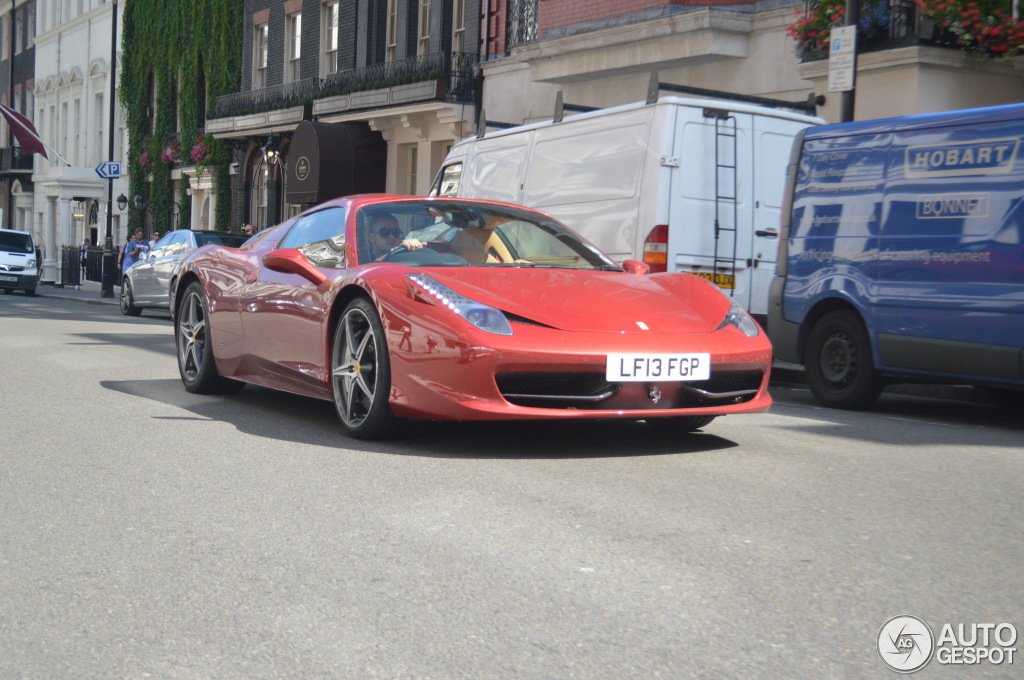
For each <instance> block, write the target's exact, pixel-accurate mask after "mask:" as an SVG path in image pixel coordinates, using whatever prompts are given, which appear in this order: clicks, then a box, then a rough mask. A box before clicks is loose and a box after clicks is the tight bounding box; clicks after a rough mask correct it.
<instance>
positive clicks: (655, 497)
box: [0, 296, 1024, 680]
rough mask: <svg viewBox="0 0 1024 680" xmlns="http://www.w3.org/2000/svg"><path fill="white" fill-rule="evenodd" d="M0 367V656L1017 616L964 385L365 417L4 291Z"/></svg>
mask: <svg viewBox="0 0 1024 680" xmlns="http://www.w3.org/2000/svg"><path fill="white" fill-rule="evenodd" d="M0 375H2V376H3V378H2V380H3V383H2V384H3V389H2V390H0V432H2V434H3V441H4V444H3V453H2V455H0V679H4V680H6V679H8V678H12V679H13V678H18V679H21V678H24V679H32V680H35V679H42V678H55V679H56V678H61V679H65V678H74V679H76V680H83V679H86V678H97V679H109V678H131V679H135V678H185V679H192V678H217V679H234V678H246V679H254V678H304V679H305V678H360V679H362V678H438V679H447V678H473V679H482V678H529V679H533V678H581V679H600V678H609V679H612V678H614V679H619V678H644V679H647V678H711V677H714V678H745V679H748V678H755V679H756V678H764V679H769V678H791V677H802V678H806V677H814V678H885V677H892V678H896V677H899V676H898V675H897V674H895V673H894V672H893V671H891V670H889V669H887V668H886V667H885V666H883V664H882V662H881V661H880V659H879V655H878V652H877V646H876V645H877V642H876V638H877V636H878V633H879V629H880V627H881V626H882V624H883V623H884V622H885V621H886V620H887V619H889V618H890V617H893V616H896V615H900V614H911V615H915V616H918V617H921V618H922V619H924V620H926V621H927V622H928V623H929V624H930V625H931V626H932V628H933V629H934V631H935V633H936V634H938V632H939V628H940V627H941V625H942V623H944V622H951V623H953V624H954V625H956V624H958V623H965V624H970V623H975V622H978V623H980V622H993V623H999V622H1010V623H1013V624H1014V625H1015V626H1016V628H1017V630H1019V631H1020V630H1024V579H1022V576H1024V546H1022V541H1021V530H1020V521H1021V520H1020V518H1021V516H1022V515H1024V501H1022V498H1024V495H1022V493H1021V492H1022V488H1024V464H1022V462H1024V461H1022V458H1024V425H1022V424H1021V423H1020V422H1018V421H1017V420H1015V419H1013V418H1008V417H1005V416H1004V415H1002V414H1000V413H999V412H998V411H996V410H994V409H992V408H991V407H988V406H986V405H984V404H981V403H976V402H970V401H948V400H939V399H929V398H921V397H909V396H904V395H899V394H887V395H885V396H883V398H882V400H881V401H880V402H879V404H878V406H877V407H876V408H875V409H874V410H872V411H870V412H866V413H850V412H840V411H831V410H826V409H821V408H818V407H817V406H815V405H814V402H813V401H812V399H811V398H810V396H809V395H808V393H807V392H806V391H805V390H803V389H802V388H799V387H793V388H786V387H777V388H774V390H773V395H774V396H775V398H776V404H775V406H773V408H772V410H771V412H770V413H768V414H760V415H750V416H731V417H728V418H721V419H718V420H716V421H715V422H714V423H712V424H711V425H709V426H708V427H707V428H705V429H704V431H703V432H701V433H698V434H695V435H692V436H689V437H677V436H665V435H661V434H659V433H658V432H656V431H652V429H653V428H651V429H649V428H647V427H645V426H644V425H643V424H642V423H612V424H569V425H565V424H557V425H556V424H522V423H520V424H428V425H424V426H421V427H418V428H416V429H415V430H414V432H413V433H412V434H411V435H410V436H409V437H408V438H405V439H402V440H400V441H396V442H389V443H362V442H356V441H352V440H349V439H347V438H346V437H344V436H343V435H342V434H341V432H340V429H339V428H338V426H337V425H336V424H335V420H334V412H333V406H332V405H331V404H329V403H327V402H318V401H315V400H310V399H305V398H300V397H295V396H290V395H285V394H280V393H276V392H272V391H269V390H265V389H260V388H246V389H245V390H244V391H242V392H241V393H240V394H238V395H233V396H230V397H204V396H196V395H190V394H188V393H186V392H185V391H184V390H183V389H182V387H181V384H180V381H179V379H178V376H177V368H176V365H175V361H174V355H173V337H172V332H171V324H170V321H169V319H168V318H167V317H166V316H165V315H161V314H154V313H151V312H145V313H144V314H143V316H142V317H139V318H125V317H122V316H121V315H120V314H119V313H118V312H117V309H116V308H115V307H112V306H99V305H85V304H80V303H78V302H73V301H66V300H60V299H54V298H24V297H22V296H0ZM1016 646H1020V645H1019V644H1017V645H1016ZM1022 664H1024V659H1020V660H1017V662H1016V663H1014V664H1013V665H1012V666H1011V665H1007V664H1005V663H1004V664H1002V665H994V664H990V663H987V662H986V663H984V664H982V665H977V666H951V665H941V664H939V663H938V662H937V661H936V660H934V659H933V660H932V662H931V663H930V664H929V665H928V666H927V667H925V668H924V669H923V670H922V671H920V672H919V673H918V674H917V677H920V678H923V679H928V678H968V677H969V678H978V677H983V678H1002V677H1007V678H1010V677H1020V666H1021V665H1022Z"/></svg>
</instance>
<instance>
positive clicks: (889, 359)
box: [768, 104, 1024, 409]
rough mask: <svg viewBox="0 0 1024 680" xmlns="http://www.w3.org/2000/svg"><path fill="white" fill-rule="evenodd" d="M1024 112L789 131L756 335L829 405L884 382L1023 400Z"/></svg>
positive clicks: (1023, 108)
mask: <svg viewBox="0 0 1024 680" xmlns="http://www.w3.org/2000/svg"><path fill="white" fill-rule="evenodd" d="M1022 139H1024V104H1012V105H1006V106H997V107H990V108H983V109H972V110H966V111H953V112H946V113H935V114H923V115H915V116H906V117H902V118H893V119H887V120H873V121H863V122H856V123H842V124H837V125H822V126H818V127H812V128H808V129H806V130H804V131H803V132H801V133H800V134H799V135H798V136H797V138H796V139H795V140H794V145H793V151H792V155H791V157H790V162H789V167H788V176H787V184H786V193H785V196H784V201H785V203H784V205H783V216H782V225H781V230H780V243H779V254H778V255H779V256H778V260H777V265H776V275H775V277H774V279H773V280H772V286H771V291H770V302H769V309H768V311H769V317H768V334H769V336H770V338H771V340H772V343H773V345H774V348H775V356H776V358H777V359H779V360H782V361H787V362H791V363H801V364H803V365H804V366H805V369H806V376H807V383H808V386H809V387H810V389H811V391H812V392H813V394H814V396H815V398H817V399H818V401H820V402H821V403H822V404H824V405H826V406H832V407H835V408H848V409H857V408H864V407H866V406H868V405H870V404H871V403H872V402H873V401H874V400H875V398H876V397H877V396H878V394H879V392H881V390H882V388H883V387H884V386H885V384H886V383H887V382H900V381H902V382H920V381H929V382H945V383H954V384H971V385H977V386H982V387H987V388H992V390H991V391H992V392H993V393H994V394H996V395H998V396H1001V397H1006V398H1008V399H1011V400H1012V399H1016V398H1019V397H1024V393H1022V392H1020V391H1022V390H1024V349H1022V348H1024V246H1022V232H1024V156H1022V153H1024V151H1022V149H1021V147H1022V143H1021V140H1022Z"/></svg>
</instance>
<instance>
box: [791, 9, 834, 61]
mask: <svg viewBox="0 0 1024 680" xmlns="http://www.w3.org/2000/svg"><path fill="white" fill-rule="evenodd" d="M845 19H846V0H821V2H820V3H818V4H817V5H816V6H815V7H812V8H810V9H809V10H808V11H806V12H804V11H802V10H801V11H800V13H798V14H797V16H796V20H795V21H794V22H793V23H792V24H790V25H789V27H788V28H787V29H786V35H788V36H789V37H790V38H792V39H793V40H795V41H796V51H797V53H798V54H803V53H804V52H822V53H824V54H828V48H829V44H828V39H829V33H830V32H831V31H832V29H833V28H835V27H836V26H842V25H843V22H844V20H845Z"/></svg>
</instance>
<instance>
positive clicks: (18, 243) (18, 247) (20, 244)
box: [0, 231, 32, 253]
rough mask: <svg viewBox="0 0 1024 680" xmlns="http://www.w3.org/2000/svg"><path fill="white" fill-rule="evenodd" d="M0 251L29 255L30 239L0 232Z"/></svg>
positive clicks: (27, 236) (23, 235)
mask: <svg viewBox="0 0 1024 680" xmlns="http://www.w3.org/2000/svg"><path fill="white" fill-rule="evenodd" d="M0 250H4V251H7V252H8V253H31V252H32V237H31V236H29V235H28V234H19V233H15V232H10V231H0Z"/></svg>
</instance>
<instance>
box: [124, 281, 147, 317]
mask: <svg viewBox="0 0 1024 680" xmlns="http://www.w3.org/2000/svg"><path fill="white" fill-rule="evenodd" d="M121 313H122V314H124V315H125V316H138V315H139V314H141V313H142V308H140V307H136V306H135V296H134V295H132V284H131V282H130V281H128V277H127V276H126V277H125V278H124V281H122V282H121Z"/></svg>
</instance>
